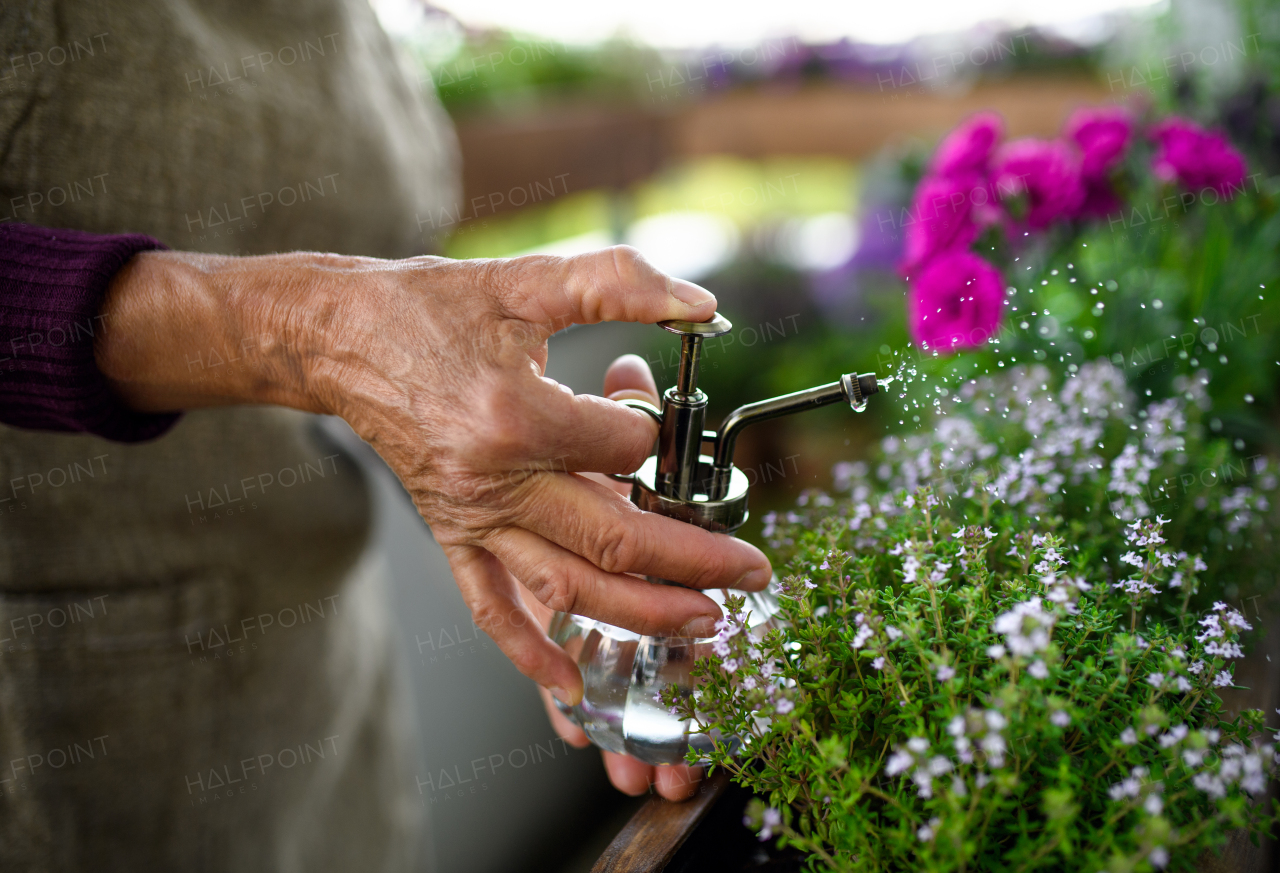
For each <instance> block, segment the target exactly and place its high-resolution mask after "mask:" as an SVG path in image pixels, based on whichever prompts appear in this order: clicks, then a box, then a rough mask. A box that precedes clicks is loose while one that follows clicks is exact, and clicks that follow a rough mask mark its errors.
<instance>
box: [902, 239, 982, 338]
mask: <svg viewBox="0 0 1280 873" xmlns="http://www.w3.org/2000/svg"><path fill="white" fill-rule="evenodd" d="M1003 308H1004V283H1003V282H1002V281H1001V279H1000V272H999V271H998V270H997V269H996V268H995V267H993V266H991V265H990V264H988V263H987V262H986V261H984V260H983V259H982V258H980V257H978V256H977V255H975V254H972V253H971V252H966V251H951V252H947V253H946V254H943V255H940V256H938V257H936V258H934V259H933V260H932V261H930V262H929V263H928V264H927V265H926V266H925V268H924V269H923V270H921V271H920V274H919V275H918V276H916V277H915V279H914V280H912V282H911V290H910V291H909V293H908V295H907V314H908V320H909V324H910V327H911V337H912V339H914V340H915V342H916V343H917V344H918V345H919V346H920V347H921V348H929V349H935V350H937V351H951V350H953V349H968V348H976V347H978V346H981V345H983V344H984V343H985V342H986V341H987V340H988V339H990V338H991V337H993V336H995V333H996V330H997V329H998V328H999V327H1000V318H1001V316H1002V314H1003Z"/></svg>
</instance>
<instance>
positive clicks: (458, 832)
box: [366, 0, 1280, 873]
mask: <svg viewBox="0 0 1280 873" xmlns="http://www.w3.org/2000/svg"><path fill="white" fill-rule="evenodd" d="M374 7H375V9H376V11H377V13H378V15H379V18H380V19H381V21H382V23H383V25H384V27H385V28H386V29H387V30H388V32H389V33H391V35H392V37H393V38H394V40H395V41H396V43H397V44H398V46H399V47H400V49H401V50H402V53H403V59H404V63H405V64H406V65H408V67H409V68H410V71H411V75H412V76H413V77H414V78H415V79H416V80H417V81H418V82H419V83H420V84H421V86H422V87H423V88H424V89H433V90H434V91H435V92H436V93H437V94H438V95H439V97H440V99H441V101H442V102H443V104H444V106H445V107H446V109H447V110H448V111H449V113H450V115H451V116H452V118H453V121H454V124H455V125H456V129H457V136H458V141H459V145H460V148H461V154H462V161H463V179H464V188H465V191H464V194H463V196H462V197H461V199H460V200H459V201H458V202H457V203H455V204H453V205H452V206H450V207H446V208H444V209H442V210H441V211H440V212H439V213H438V214H433V215H420V216H418V224H419V228H420V230H421V231H422V233H423V239H424V246H426V245H431V244H433V243H432V241H433V240H442V243H441V244H442V245H443V253H444V254H447V255H449V256H452V257H457V258H476V257H505V256H512V255H518V254H525V253H532V252H545V253H556V254H574V253H578V252H583V251H588V250H591V249H595V248H599V247H601V246H606V245H611V244H614V243H622V242H625V243H629V244H631V245H634V246H636V247H637V248H639V249H640V250H641V251H642V252H643V253H644V254H645V255H646V256H647V257H648V258H649V259H650V260H651V261H652V262H653V263H654V264H656V265H657V266H658V267H660V268H662V269H663V270H666V271H668V272H670V273H672V274H675V275H678V276H681V277H683V278H686V279H689V280H692V281H695V282H698V283H700V284H702V285H704V286H706V287H707V288H709V289H711V290H712V291H713V292H715V294H716V295H717V297H718V298H719V300H720V312H721V313H723V314H724V315H726V316H727V317H728V318H729V319H730V320H731V321H732V322H733V323H734V325H735V330H734V331H733V333H732V334H730V335H729V336H727V337H724V338H722V340H717V341H713V342H710V343H709V344H708V346H707V348H706V351H705V353H704V359H703V371H704V376H703V380H702V387H703V388H704V390H706V391H707V393H708V394H709V395H710V398H711V404H712V408H711V420H712V421H717V420H718V419H719V417H720V416H722V415H723V414H724V413H725V412H727V411H728V410H730V409H732V408H733V407H735V406H737V405H740V404H742V403H745V402H750V401H752V400H757V399H762V398H764V397H768V396H772V395H774V394H779V393H785V392H789V391H795V390H799V389H802V388H807V387H810V386H812V385H815V384H818V383H822V382H828V381H831V380H833V379H835V378H837V377H838V376H839V374H840V373H843V372H849V371H867V370H878V371H880V372H881V373H886V372H889V371H892V370H893V369H894V368H895V367H897V366H898V365H899V364H900V362H901V360H902V359H903V357H902V356H903V355H904V354H906V352H907V349H908V338H907V331H906V327H905V319H904V315H903V313H904V303H903V300H904V292H905V286H904V285H903V283H902V282H901V281H900V280H899V279H898V278H897V276H896V274H895V272H894V265H895V262H896V261H897V259H898V257H899V255H900V252H901V245H902V222H903V210H904V208H905V207H906V206H907V204H908V202H909V199H910V196H911V192H912V189H913V187H914V184H915V182H916V180H917V179H918V178H919V176H920V174H921V170H922V167H923V164H924V162H925V160H926V159H927V157H928V155H929V154H930V152H931V150H932V148H933V147H934V145H935V144H936V142H937V140H938V138H939V137H940V136H941V135H942V134H944V133H945V132H946V131H947V130H949V129H950V128H951V127H953V126H954V125H955V124H956V123H957V122H958V121H960V120H961V119H963V118H964V117H965V116H967V115H969V114H971V113H973V112H975V111H977V110H979V109H995V110H997V111H999V112H1000V113H1002V114H1003V116H1004V118H1005V120H1006V123H1007V127H1008V130H1007V135H1008V136H1009V137H1011V138H1012V137H1019V136H1027V135H1036V136H1043V137H1051V136H1054V135H1056V134H1057V133H1058V131H1059V130H1060V128H1061V125H1062V122H1063V121H1064V119H1065V118H1066V116H1067V115H1068V114H1069V113H1070V112H1071V111H1072V110H1073V109H1075V108H1078V107H1080V106H1083V105H1101V104H1124V105H1128V106H1131V107H1133V108H1134V109H1135V111H1137V112H1144V111H1148V110H1151V109H1155V110H1158V111H1160V112H1170V111H1177V112H1180V113H1182V114H1186V115H1188V116H1191V117H1194V118H1197V119H1198V120H1200V121H1201V122H1202V123H1205V124H1209V125H1212V126H1216V127H1220V128H1225V129H1227V130H1228V131H1230V133H1231V135H1232V136H1233V139H1234V140H1235V141H1236V143H1237V144H1238V145H1240V146H1241V147H1242V148H1243V149H1245V150H1246V152H1247V154H1248V157H1249V160H1250V163H1251V167H1252V168H1253V169H1257V170H1260V171H1264V174H1265V176H1266V177H1268V178H1271V177H1274V175H1275V173H1276V170H1277V154H1278V152H1277V145H1278V144H1280V98H1277V96H1276V94H1277V89H1276V86H1277V77H1280V48H1278V47H1277V35H1280V10H1277V8H1276V6H1275V4H1271V5H1264V4H1262V3H1255V2H1250V0H1240V2H1228V0H1224V2H1212V0H1197V2H1173V3H1170V2H1157V3H1151V2H1147V0H1072V2H1045V0H982V2H969V3H960V4H958V3H948V2H941V0H936V2H935V0H899V2H896V3H892V4H884V5H883V6H881V5H878V4H870V5H868V4H850V3H844V4H836V3H830V2H817V0H792V2H789V3H784V4H732V5H730V4H719V3H715V4H711V3H708V4H690V3H687V2H686V3H676V2H673V0H650V2H647V3H643V4H612V5H611V4H599V3H592V4H587V3H584V2H563V3H554V4H530V3H527V2H517V0H455V2H450V3H443V4H440V5H428V4H425V3H421V2H416V0H374ZM1112 230H1114V228H1112ZM1100 232H1103V233H1105V232H1107V228H1105V227H1104V228H1103V230H1102V231H1100ZM1073 281H1074V280H1073ZM1260 299H1261V298H1260ZM1058 311H1059V310H1058V309H1057V308H1056V307H1055V313H1057V312H1058ZM1071 317H1072V316H1071V314H1070V313H1067V314H1065V315H1064V316H1063V318H1064V319H1067V320H1069V319H1070V318H1071ZM1063 323H1064V324H1065V323H1066V322H1065V321H1064V322H1063ZM1024 327H1025V325H1024ZM1090 335H1092V334H1090ZM676 349H677V346H676V342H675V339H674V338H673V337H670V336H669V335H667V334H665V333H663V332H662V331H659V330H657V329H656V328H653V327H643V326H635V325H598V326H593V327H582V328H574V329H571V330H569V331H566V332H564V333H561V334H559V335H557V336H556V337H554V338H553V340H552V343H551V360H550V369H549V373H548V375H550V376H551V377H553V378H555V379H557V380H559V381H561V382H563V383H565V384H567V385H569V386H571V387H572V388H573V389H574V390H575V391H577V392H593V393H594V392H599V391H600V390H601V380H602V377H603V372H604V369H605V367H606V366H607V365H608V363H609V362H610V361H611V360H612V359H613V358H614V357H616V356H617V355H619V354H622V353H624V352H636V353H639V354H641V355H643V356H645V357H647V358H648V359H649V361H650V364H651V366H652V367H653V369H654V373H655V376H656V378H657V382H658V386H659V388H660V389H665V388H666V387H667V386H669V385H670V384H671V383H672V381H673V380H674V376H675V371H674V365H675V353H676ZM1267 378H1268V379H1271V378H1272V377H1271V376H1270V375H1268V376H1267ZM1148 394H1150V392H1148ZM1245 396H1248V397H1250V400H1249V402H1250V403H1252V402H1253V398H1252V396H1251V395H1245ZM1259 396H1260V397H1261V398H1263V399H1264V400H1265V398H1268V397H1272V398H1273V397H1274V391H1270V392H1269V393H1267V394H1260V395H1259ZM1265 402H1266V403H1268V404H1269V403H1270V401H1269V400H1266V401H1265ZM1269 408H1270V407H1269V406H1268V409H1269ZM1228 413H1229V411H1228ZM891 416H892V417H893V418H894V419H895V421H896V422H897V423H902V422H900V421H897V420H898V419H899V418H900V413H899V412H897V411H895V410H894V409H893V407H892V406H890V405H889V404H887V403H886V404H882V405H881V406H879V407H877V405H876V404H872V407H871V409H870V411H868V412H867V413H866V414H865V415H864V416H861V417H858V416H852V415H850V414H849V413H848V411H847V410H844V411H843V412H841V411H839V410H823V411H819V412H815V413H810V414H807V415H805V416H795V417H792V418H788V419H783V420H780V421H778V422H774V423H771V424H769V425H763V426H760V427H757V428H755V429H753V430H749V431H748V432H747V433H746V434H745V435H744V437H743V439H742V440H741V442H740V444H739V449H738V456H737V460H738V464H739V466H741V467H742V468H744V469H745V470H748V471H754V478H755V481H756V482H757V483H758V484H757V487H756V488H755V489H754V490H753V492H752V514H753V519H752V521H751V522H749V524H748V527H747V528H746V529H744V532H743V535H744V536H747V537H749V538H757V539H758V532H759V529H760V527H759V525H760V518H761V517H762V516H763V515H764V513H765V512H766V511H768V510H771V509H785V508H786V507H788V506H791V505H793V504H794V503H795V502H796V501H797V500H798V499H804V498H803V495H804V494H805V493H806V492H807V491H808V490H809V489H825V488H829V487H830V483H831V470H832V467H833V466H834V465H835V464H836V463H838V462H841V461H850V460H855V461H856V460H857V459H859V458H861V457H863V456H865V452H866V448H867V446H869V445H870V444H872V443H874V442H876V441H877V440H878V439H879V438H880V437H881V436H882V435H883V433H884V432H885V427H886V425H887V424H890V422H889V421H888V419H889V418H890V417H891ZM917 420H918V419H917ZM1227 421H1228V423H1227V427H1228V429H1230V428H1231V427H1237V428H1238V429H1239V431H1240V433H1241V438H1242V439H1249V440H1251V441H1253V442H1254V443H1256V444H1265V445H1264V447H1271V448H1274V446H1272V445H1270V444H1271V442H1272V441H1273V440H1274V437H1268V436H1267V435H1266V433H1263V432H1260V431H1259V429H1258V426H1257V424H1256V421H1257V418H1256V416H1255V417H1254V418H1253V419H1250V420H1246V419H1244V418H1241V419H1239V421H1237V422H1236V423H1235V424H1232V421H1231V420H1230V419H1229V418H1228V420H1227ZM1250 421H1253V422H1254V423H1253V424H1250ZM908 426H909V425H908ZM1250 428H1253V430H1250ZM366 463H367V466H368V467H369V469H370V470H371V471H372V472H373V473H374V478H375V481H376V482H377V491H378V506H379V511H380V531H381V536H382V537H383V538H384V541H385V542H386V544H387V547H388V548H389V549H390V550H391V553H392V555H393V563H394V567H395V572H396V579H397V591H396V598H397V607H398V608H397V612H398V614H399V619H400V623H401V630H402V635H401V637H402V643H403V649H404V652H405V656H406V659H407V660H408V663H409V664H410V670H409V679H410V682H411V685H412V693H413V694H414V696H415V700H416V701H417V706H418V714H419V720H420V724H421V728H422V734H423V737H424V745H423V749H422V759H423V760H422V763H421V773H420V776H419V785H420V791H421V795H422V802H423V804H424V805H425V806H428V807H429V808H430V811H431V818H432V822H433V828H432V830H433V835H432V843H433V845H432V847H431V852H432V853H433V854H434V856H435V859H436V862H437V864H438V869H440V870H443V871H449V873H454V871H458V873H461V871H491V870H494V871H497V870H522V871H533V870H564V871H570V870H586V869H589V868H590V865H591V862H592V861H593V860H594V857H595V856H596V855H597V854H598V853H599V851H600V850H601V849H602V848H603V845H604V844H605V843H607V842H608V840H609V839H610V838H611V836H612V834H613V833H614V832H616V830H617V829H618V828H619V827H620V826H621V824H622V823H623V822H625V820H626V818H627V816H628V815H629V814H630V812H631V810H633V809H634V808H635V807H636V804H637V801H635V800H631V799H627V798H623V797H622V796H621V795H618V794H617V793H616V792H614V791H613V790H612V789H611V788H610V787H609V786H608V783H607V780H606V779H605V776H604V773H603V769H602V768H601V766H600V763H599V756H598V755H597V754H596V753H595V752H594V751H584V752H580V751H575V750H572V749H568V748H566V747H565V746H564V745H563V744H562V743H560V742H559V741H556V740H553V738H554V733H553V731H552V730H551V728H550V726H549V724H548V723H547V722H546V719H545V716H544V714H543V712H542V708H541V705H540V703H539V701H538V698H537V695H536V694H535V690H534V688H533V686H532V685H531V684H530V683H528V682H527V681H526V680H524V679H523V678H522V677H521V676H519V674H517V673H516V671H515V670H514V668H512V667H511V666H510V665H509V664H508V663H507V661H506V659H505V658H504V657H503V656H502V655H501V653H500V652H498V650H497V648H496V647H495V646H494V645H493V644H492V643H490V642H489V641H488V640H487V638H485V637H484V635H483V634H481V633H479V632H478V631H476V630H475V629H474V627H473V626H472V625H471V623H470V620H469V616H468V613H467V610H466V608H465V606H464V605H463V603H462V601H461V598H460V596H459V595H458V592H457V589H456V588H455V587H454V585H453V583H452V580H451V579H450V577H449V571H448V566H447V564H446V562H445V561H444V559H443V556H442V555H441V554H440V552H439V550H438V548H437V547H436V546H435V544H434V543H433V542H432V541H431V538H430V533H429V531H427V529H426V528H425V526H424V525H423V524H422V523H421V521H420V520H418V518H417V516H416V514H415V513H414V512H413V510H412V508H411V507H410V506H409V504H408V502H407V500H406V499H405V498H404V496H403V493H402V492H401V491H400V489H399V486H398V484H397V483H396V482H395V481H394V479H391V478H390V477H389V474H388V475H384V474H383V473H382V472H380V471H379V469H378V468H379V463H378V462H377V460H376V457H374V456H372V455H371V454H370V455H368V456H366ZM749 475H751V473H750V472H749ZM424 567H425V568H426V569H425V571H424ZM424 575H425V578H426V580H427V584H426V585H424V584H423V579H424ZM482 758H483V759H485V760H486V761H487V762H489V766H488V767H487V768H483V769H482V772H483V773H484V774H486V775H485V778H479V777H475V776H474V773H475V768H474V767H473V762H474V761H475V760H477V759H482ZM469 777H471V779H470V781H465V780H467V779H468V778H469Z"/></svg>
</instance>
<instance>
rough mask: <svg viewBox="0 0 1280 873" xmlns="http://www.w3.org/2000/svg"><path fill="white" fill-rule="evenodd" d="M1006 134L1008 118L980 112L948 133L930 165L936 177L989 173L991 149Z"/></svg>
mask: <svg viewBox="0 0 1280 873" xmlns="http://www.w3.org/2000/svg"><path fill="white" fill-rule="evenodd" d="M1003 135H1004V120H1003V119H1002V118H1001V117H1000V116H999V115H998V114H996V113H994V112H979V113H978V114H977V115H973V116H970V117H969V118H967V119H965V120H964V121H963V122H961V123H960V126H959V127H957V128H956V129H955V130H953V131H951V133H949V134H947V136H946V139H944V140H943V141H942V142H941V143H940V144H939V145H938V150H937V151H936V152H934V153H933V161H932V162H930V164H929V174H930V175H932V176H969V175H972V174H974V173H977V174H978V175H980V176H985V175H986V174H987V168H988V164H989V162H990V160H991V152H992V150H993V149H994V148H995V147H996V143H997V142H999V141H1000V137H1001V136H1003Z"/></svg>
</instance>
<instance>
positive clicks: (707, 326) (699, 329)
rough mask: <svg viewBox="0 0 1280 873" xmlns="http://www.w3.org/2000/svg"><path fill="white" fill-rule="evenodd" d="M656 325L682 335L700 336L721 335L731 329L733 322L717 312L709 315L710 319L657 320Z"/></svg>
mask: <svg viewBox="0 0 1280 873" xmlns="http://www.w3.org/2000/svg"><path fill="white" fill-rule="evenodd" d="M658 327H660V328H662V329H663V330H669V331H671V332H672V333H678V334H682V335H683V336H701V337H709V336H722V335H724V334H726V333H728V332H729V331H731V330H733V324H732V323H731V322H730V321H729V319H727V318H725V317H724V316H723V315H721V314H720V313H718V312H717V313H716V314H715V315H713V316H712V317H711V320H710V321H680V320H679V319H672V320H670V321H660V322H658Z"/></svg>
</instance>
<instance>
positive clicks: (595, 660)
mask: <svg viewBox="0 0 1280 873" xmlns="http://www.w3.org/2000/svg"><path fill="white" fill-rule="evenodd" d="M660 326H661V327H662V328H664V329H666V330H669V331H671V332H672V333H675V334H679V335H680V338H681V343H682V345H681V349H680V371H679V375H678V376H677V377H676V384H675V387H673V388H670V389H668V390H667V392H666V394H665V395H664V396H663V399H662V409H661V410H658V409H655V408H654V407H653V406H652V405H651V404H648V403H644V402H643V401H637V400H624V401H622V402H623V403H624V404H626V405H627V406H632V407H634V408H636V409H642V410H644V411H645V412H647V413H648V414H649V415H651V416H653V417H654V418H655V419H656V420H657V422H658V426H659V430H658V451H657V454H655V455H651V456H649V457H648V458H647V459H645V462H644V463H643V464H642V465H641V466H640V469H639V470H637V471H636V472H635V474H634V475H632V476H618V477H616V478H618V479H622V480H624V481H628V482H631V483H632V485H631V501H632V502H633V503H635V504H636V505H637V506H639V507H640V508H641V509H645V510H648V511H649V512H656V513H659V514H660V515H666V516H670V517H672V518H678V519H680V520H681V521H686V522H689V523H690V524H696V525H698V526H699V527H703V528H706V529H707V530H712V531H722V532H724V533H729V534H732V533H733V532H734V531H736V530H737V529H738V528H739V527H741V526H742V523H743V522H745V521H746V520H747V485H748V482H747V476H746V474H745V473H743V472H742V471H741V470H739V469H738V468H737V467H735V466H734V465H733V445H734V442H735V441H736V440H737V438H738V434H739V433H741V432H742V429H743V428H744V427H746V426H747V425H749V424H753V423H754V422H757V421H764V420H765V419H766V418H777V417H778V416H780V415H788V414H790V413H792V412H800V411H801V410H804V409H816V408H817V407H819V406H826V405H827V404H828V403H837V402H839V401H841V400H844V401H848V403H849V405H850V406H852V407H853V408H854V409H855V410H856V411H859V412H861V411H862V410H863V409H864V408H865V407H866V403H867V397H868V396H869V395H871V394H874V393H876V390H877V387H876V377H875V375H874V374H872V373H867V374H865V375H862V376H856V375H854V374H852V373H851V374H849V375H846V376H842V377H840V381H838V382H832V383H831V384H830V385H819V386H818V387H817V388H810V389H809V390H807V391H797V392H796V393H794V394H785V395H783V396H782V397H774V398H773V399H771V400H762V401H760V402H759V403H749V404H747V405H746V406H743V407H740V408H738V409H735V410H734V411H733V412H731V413H729V416H728V417H727V418H726V419H725V420H724V422H723V423H722V424H721V425H720V429H719V430H714V431H712V430H703V424H704V420H705V418H706V412H707V395H706V394H704V393H702V392H701V391H699V390H698V356H699V354H700V353H701V351H702V341H703V340H705V339H707V338H708V337H716V336H720V335H721V334H726V333H728V332H729V330H730V329H731V328H732V325H731V324H729V321H728V320H727V319H726V318H724V317H723V316H720V315H717V316H716V317H715V318H713V319H711V320H710V321H708V322H705V323H701V324H699V323H695V322H691V321H664V322H662V323H661V325H660ZM704 447H706V448H708V449H709V451H710V454H703V448H704ZM645 578H647V579H648V580H649V581H650V582H655V583H659V584H672V583H670V582H668V581H667V580H665V579H658V578H655V577H653V576H647V577H645ZM704 593H705V594H706V595H707V596H708V597H710V598H711V600H712V601H713V602H715V603H716V604H717V605H719V606H721V607H723V606H724V605H725V596H726V594H727V592H725V591H722V590H718V589H712V590H708V591H705V592H704ZM743 596H744V597H745V598H746V613H747V615H748V619H747V630H748V632H750V633H752V634H763V633H765V632H766V631H767V630H768V629H769V628H772V627H776V626H777V621H778V612H779V608H778V599H777V596H776V584H772V585H769V586H768V587H767V588H765V589H764V590H762V591H748V592H743ZM549 633H550V635H551V638H552V639H553V640H554V641H555V642H556V644H557V645H559V646H561V647H563V648H564V650H565V651H566V652H567V653H568V654H569V655H570V656H571V657H572V658H573V659H574V661H575V662H576V663H577V664H578V669H579V670H580V671H581V672H582V688H583V695H582V700H581V701H580V702H579V703H577V704H575V705H573V706H570V705H569V704H566V703H562V702H560V701H557V702H556V706H557V707H559V709H560V711H561V712H562V713H564V714H565V716H566V717H568V718H569V719H570V720H571V721H572V722H573V723H574V724H576V725H578V726H579V727H581V728H582V730H583V731H584V732H585V733H586V735H587V736H588V737H589V738H590V739H591V741H592V742H593V743H595V744H596V745H597V746H599V747H600V748H602V749H607V750H609V751H611V752H617V753H619V754H625V755H631V756H633V757H635V758H638V759H639V760H641V761H644V762H646V763H649V764H678V763H680V762H681V761H684V760H685V755H686V753H688V751H689V750H690V749H694V750H696V751H697V752H698V753H699V754H703V755H705V754H708V753H710V751H711V750H712V748H713V746H714V743H715V739H716V738H715V737H713V736H712V735H708V734H704V733H700V732H696V731H694V730H693V729H692V724H691V722H690V721H689V720H685V719H682V718H680V717H679V716H678V715H677V714H675V713H673V712H671V711H670V710H669V709H667V707H666V706H663V705H662V704H661V703H660V702H659V699H660V694H661V692H662V690H663V689H664V688H666V687H667V686H674V687H675V688H676V689H677V690H678V692H679V693H680V694H681V695H688V694H692V693H693V691H694V688H695V687H696V685H697V681H696V680H695V679H694V677H693V669H694V665H695V664H696V663H697V662H698V659H699V658H703V657H707V656H708V655H710V654H712V652H713V651H714V644H715V641H714V640H713V639H712V638H705V639H702V638H699V639H694V638H689V637H680V636H647V635H640V634H637V633H634V632H632V631H629V630H626V629H624V628H619V627H614V626H612V625H608V624H605V623H604V622H599V621H595V620H593V619H589V618H584V617H582V616H578V615H573V614H571V613H567V612H558V613H556V614H555V616H554V617H553V618H552V620H551V627H550V630H549ZM720 739H721V740H723V741H725V742H727V743H729V744H730V746H731V747H733V748H737V745H738V742H739V740H738V739H737V738H735V737H720Z"/></svg>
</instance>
